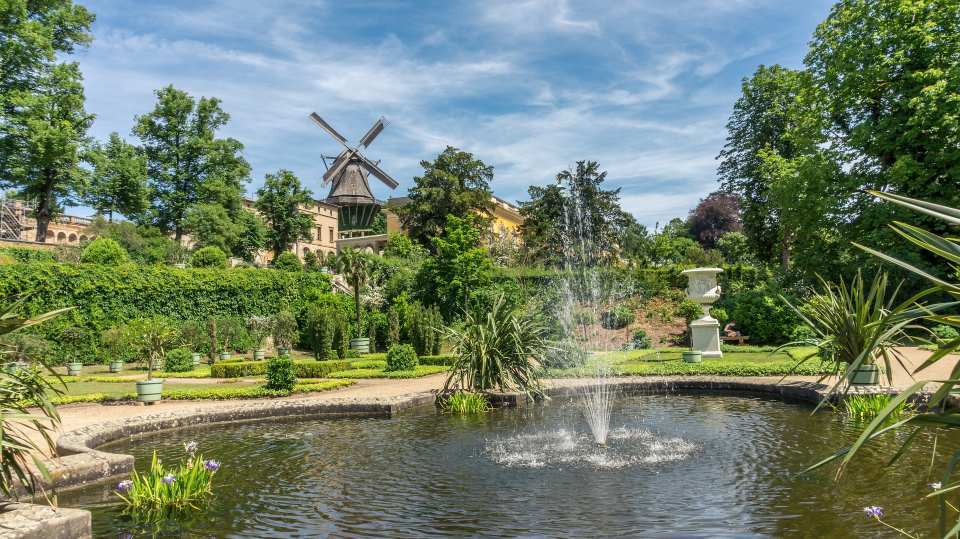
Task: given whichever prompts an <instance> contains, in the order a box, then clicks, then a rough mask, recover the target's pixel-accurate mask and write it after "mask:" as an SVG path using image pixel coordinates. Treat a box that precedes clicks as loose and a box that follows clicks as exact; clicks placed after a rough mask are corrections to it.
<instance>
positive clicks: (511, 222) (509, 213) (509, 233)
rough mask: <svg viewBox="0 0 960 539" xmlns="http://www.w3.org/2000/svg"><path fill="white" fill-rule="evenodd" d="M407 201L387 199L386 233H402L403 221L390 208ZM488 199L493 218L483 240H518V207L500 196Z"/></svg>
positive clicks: (407, 199)
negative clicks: (491, 205) (490, 203)
mask: <svg viewBox="0 0 960 539" xmlns="http://www.w3.org/2000/svg"><path fill="white" fill-rule="evenodd" d="M409 201H410V199H409V198H408V197H397V198H391V199H390V200H388V201H387V204H386V206H384V211H385V212H386V215H387V234H397V233H404V230H403V223H402V222H401V221H400V218H399V217H397V214H395V213H394V212H392V211H390V209H391V208H397V207H399V206H403V205H405V204H407V203H408V202H409ZM490 201H491V202H492V203H493V219H492V220H491V221H490V230H489V233H488V235H487V237H486V238H484V239H485V241H486V242H487V243H492V242H493V240H494V239H499V240H501V241H504V240H509V241H520V225H522V224H523V216H522V215H520V209H519V208H517V207H516V206H514V205H513V204H511V203H509V202H507V201H506V200H504V199H502V198H500V197H496V196H494V197H491V199H490Z"/></svg>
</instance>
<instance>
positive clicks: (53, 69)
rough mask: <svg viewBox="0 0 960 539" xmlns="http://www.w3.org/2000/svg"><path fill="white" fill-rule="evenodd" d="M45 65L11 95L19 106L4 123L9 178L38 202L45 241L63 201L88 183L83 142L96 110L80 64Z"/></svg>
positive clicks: (39, 232) (37, 213)
mask: <svg viewBox="0 0 960 539" xmlns="http://www.w3.org/2000/svg"><path fill="white" fill-rule="evenodd" d="M42 71H43V74H42V76H40V78H38V79H37V80H36V86H35V87H34V88H31V89H27V90H16V91H13V92H11V94H10V95H8V96H7V99H8V102H9V104H10V105H11V107H12V108H13V109H14V111H15V112H14V113H13V114H12V115H10V116H8V117H7V118H6V119H5V121H4V125H3V132H4V138H5V140H6V148H5V149H6V150H7V151H9V153H7V154H5V156H4V161H5V165H6V172H7V174H8V176H7V177H6V178H5V182H4V183H6V184H8V185H12V186H13V187H14V188H16V189H17V192H18V195H19V196H22V197H25V198H28V199H32V200H33V201H35V202H36V209H35V214H34V216H35V218H36V220H37V230H36V241H41V242H42V241H46V238H47V227H48V225H49V224H50V221H51V219H53V218H54V217H55V215H56V214H57V213H58V212H60V211H61V208H62V206H63V205H64V204H67V205H72V204H75V203H76V202H77V201H78V198H79V196H80V195H81V194H82V193H83V191H84V189H85V184H86V179H87V178H86V174H85V172H84V171H83V170H82V169H81V168H80V166H79V165H80V157H81V148H82V147H83V145H84V144H85V143H86V142H87V134H86V133H87V129H88V128H89V127H90V125H91V124H92V123H93V115H92V114H87V112H86V110H84V95H83V84H82V77H81V75H80V70H79V68H78V67H77V64H72V63H71V64H53V65H47V66H44V67H43V68H42Z"/></svg>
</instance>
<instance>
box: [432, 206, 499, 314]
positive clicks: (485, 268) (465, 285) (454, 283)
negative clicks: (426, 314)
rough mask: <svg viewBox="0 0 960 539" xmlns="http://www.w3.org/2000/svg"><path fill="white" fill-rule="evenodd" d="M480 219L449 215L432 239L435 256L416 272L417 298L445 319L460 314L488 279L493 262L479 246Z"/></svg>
mask: <svg viewBox="0 0 960 539" xmlns="http://www.w3.org/2000/svg"><path fill="white" fill-rule="evenodd" d="M480 219H482V218H481V217H480V216H477V215H476V214H473V213H468V214H466V215H465V216H463V217H458V216H456V215H448V216H447V222H446V224H445V226H444V233H443V235H442V236H437V237H435V238H433V250H434V252H435V253H436V254H435V255H434V256H431V257H428V258H427V259H426V260H425V261H424V262H423V264H422V265H421V266H420V270H419V271H418V273H417V277H416V281H417V291H418V294H419V296H420V297H419V299H420V301H421V302H423V303H424V304H426V305H436V306H438V307H439V308H440V311H441V312H442V313H443V316H444V318H445V319H446V320H452V319H453V318H455V317H457V316H459V315H461V314H462V313H463V312H464V311H465V310H466V309H467V308H468V306H469V305H470V304H471V303H473V298H474V296H475V295H476V294H477V293H478V292H480V291H481V289H483V288H485V287H487V286H488V285H489V284H490V282H491V272H492V269H493V263H492V262H491V260H490V257H489V256H488V255H487V251H486V249H484V248H483V247H481V246H480V234H481V232H480V227H478V226H477V223H476V221H477V220H480Z"/></svg>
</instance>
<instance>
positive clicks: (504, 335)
mask: <svg viewBox="0 0 960 539" xmlns="http://www.w3.org/2000/svg"><path fill="white" fill-rule="evenodd" d="M446 334H447V337H448V339H449V341H450V342H451V343H452V344H453V348H454V351H455V352H456V354H457V360H456V362H455V363H454V365H453V370H451V372H450V376H449V377H448V378H447V382H446V384H445V385H444V393H447V392H448V391H451V390H454V389H463V390H467V391H490V390H493V389H497V390H500V391H509V390H512V389H516V390H520V391H523V392H524V393H527V394H534V395H537V394H542V391H541V389H540V382H539V380H538V373H539V372H540V371H541V360H542V359H543V356H544V354H545V353H546V351H547V350H548V348H549V345H548V342H547V328H546V326H544V325H543V324H542V323H540V322H539V320H538V319H537V318H536V317H533V316H529V315H528V314H526V313H523V312H521V311H520V310H518V309H516V308H510V307H509V306H508V305H507V304H506V302H505V301H504V298H503V296H502V295H501V296H499V297H498V298H497V299H496V300H495V301H494V303H493V307H492V308H491V309H490V311H489V312H487V313H486V314H479V313H476V312H471V311H468V312H467V315H466V317H465V319H464V321H463V329H457V328H448V329H447V330H446Z"/></svg>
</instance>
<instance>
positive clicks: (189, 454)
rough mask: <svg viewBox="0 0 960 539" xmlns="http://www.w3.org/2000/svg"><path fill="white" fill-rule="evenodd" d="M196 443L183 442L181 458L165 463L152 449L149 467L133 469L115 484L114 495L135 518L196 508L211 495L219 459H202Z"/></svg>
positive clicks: (159, 517) (153, 517) (150, 518)
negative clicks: (175, 462) (183, 455)
mask: <svg viewBox="0 0 960 539" xmlns="http://www.w3.org/2000/svg"><path fill="white" fill-rule="evenodd" d="M197 449H198V447H197V444H196V442H189V443H187V444H184V453H185V460H184V461H183V462H180V463H179V464H178V465H176V466H170V467H168V466H165V465H164V464H163V463H162V462H161V461H160V459H159V458H158V457H157V452H156V451H154V452H153V458H152V459H151V460H150V468H149V469H148V470H147V471H145V472H143V473H140V472H137V471H136V470H134V471H133V473H132V474H131V475H130V479H125V480H123V481H121V482H120V483H118V484H117V487H116V495H117V496H118V497H119V498H120V499H122V500H123V501H124V502H126V504H127V507H126V509H125V511H126V512H127V513H128V514H130V515H131V516H132V517H133V518H134V519H135V520H146V521H157V520H163V519H166V518H170V517H172V516H175V515H178V514H183V513H184V512H188V511H198V510H200V509H202V508H203V505H204V504H206V503H207V502H208V501H209V500H210V497H211V496H212V495H213V477H214V475H216V473H217V471H219V470H220V462H219V461H216V460H213V459H204V458H203V456H202V455H200V454H198V453H197Z"/></svg>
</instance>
